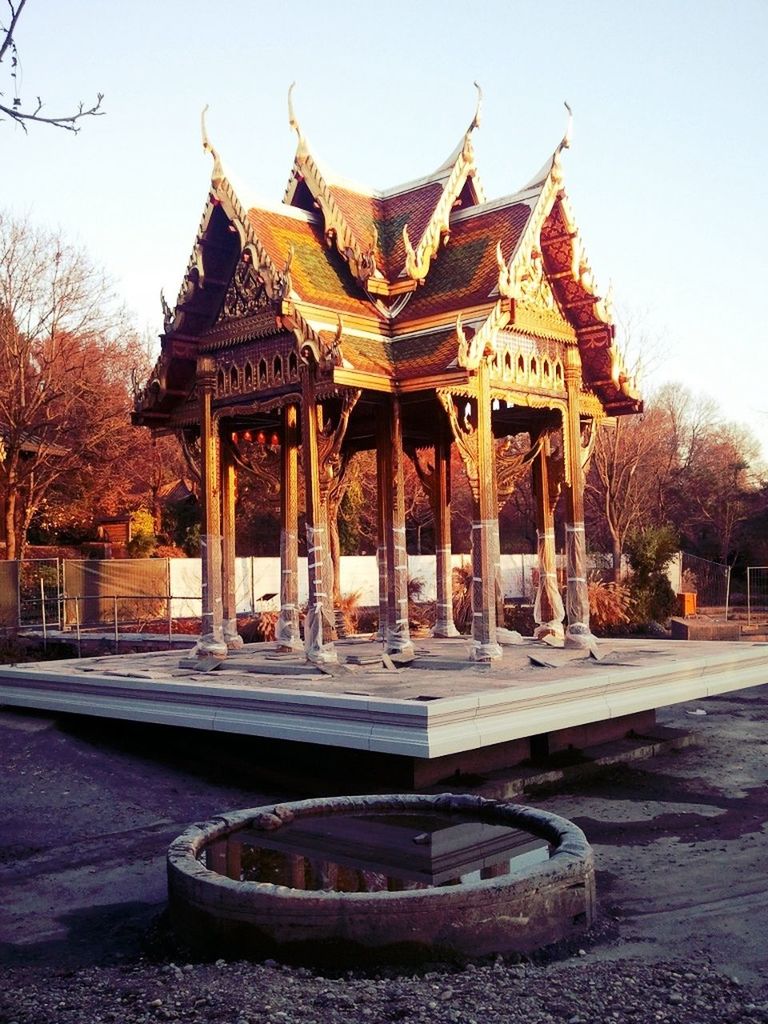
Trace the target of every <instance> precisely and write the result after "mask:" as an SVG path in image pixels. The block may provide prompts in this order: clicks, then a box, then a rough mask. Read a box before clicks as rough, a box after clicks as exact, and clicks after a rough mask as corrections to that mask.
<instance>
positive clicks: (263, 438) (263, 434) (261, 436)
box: [256, 430, 267, 444]
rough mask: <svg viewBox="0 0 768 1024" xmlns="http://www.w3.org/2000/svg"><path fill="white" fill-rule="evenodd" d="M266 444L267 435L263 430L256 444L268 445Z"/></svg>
mask: <svg viewBox="0 0 768 1024" xmlns="http://www.w3.org/2000/svg"><path fill="white" fill-rule="evenodd" d="M266 443H267V435H266V434H265V433H264V431H263V430H260V431H259V432H258V434H257V435H256V444H266Z"/></svg>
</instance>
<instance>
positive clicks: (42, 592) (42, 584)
mask: <svg viewBox="0 0 768 1024" xmlns="http://www.w3.org/2000/svg"><path fill="white" fill-rule="evenodd" d="M40 609H41V611H42V613H43V650H44V651H47V650H48V630H47V627H46V622H45V581H44V580H43V577H42V576H41V577H40Z"/></svg>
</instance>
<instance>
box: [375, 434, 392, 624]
mask: <svg viewBox="0 0 768 1024" xmlns="http://www.w3.org/2000/svg"><path fill="white" fill-rule="evenodd" d="M386 449H387V424H386V421H385V419H384V416H383V415H381V416H379V417H377V420H376V534H377V540H376V545H377V546H376V567H377V569H378V575H379V628H378V630H377V633H376V639H377V640H382V641H383V640H384V639H385V638H386V635H387V617H388V614H389V610H388V598H387V595H388V594H389V580H390V576H391V571H390V566H389V565H388V564H387V525H386V522H385V517H384V505H385V503H386V501H387V493H388V491H387V486H386V476H387V467H386V464H385V461H386V460H385V452H386Z"/></svg>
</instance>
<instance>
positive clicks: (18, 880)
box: [0, 687, 768, 1024]
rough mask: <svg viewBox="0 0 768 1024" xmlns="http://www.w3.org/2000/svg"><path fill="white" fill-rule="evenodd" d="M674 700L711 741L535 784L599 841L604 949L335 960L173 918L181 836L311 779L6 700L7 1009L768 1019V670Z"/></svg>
mask: <svg viewBox="0 0 768 1024" xmlns="http://www.w3.org/2000/svg"><path fill="white" fill-rule="evenodd" d="M703 709H706V715H702V714H701V711H702V710H703ZM662 717H664V718H665V720H666V721H667V723H668V724H672V725H678V726H679V725H683V726H684V725H686V724H688V725H691V726H692V727H695V728H696V730H697V732H698V734H699V744H698V746H696V747H694V748H691V749H689V750H687V751H684V752H681V753H680V754H669V755H664V756H662V757H659V758H656V759H654V760H653V761H650V762H645V763H643V764H638V765H635V766H632V767H629V768H627V769H625V770H619V771H614V772H612V773H608V774H607V775H605V776H604V777H601V778H599V779H596V780H592V781H590V782H589V783H586V784H583V785H571V786H569V787H564V788H563V789H561V790H558V791H554V792H546V793H540V794H538V795H537V797H536V799H535V801H532V802H535V803H536V804H537V805H539V806H543V807H546V808H548V809H550V810H553V811H556V812H558V813H563V814H565V815H566V816H567V817H571V818H572V819H573V820H576V821H577V823H579V824H580V825H581V826H582V827H583V828H584V829H585V831H586V832H587V835H588V837H589V838H590V841H591V842H592V843H593V846H594V849H595V855H596V859H597V866H598V898H599V902H600V921H599V924H598V927H597V928H596V929H595V931H594V933H593V934H592V935H590V936H586V937H585V938H584V940H583V941H582V943H581V945H582V947H583V948H581V949H578V948H570V949H567V950H560V951H559V953H558V956H557V957H550V958H548V959H544V958H540V959H537V960H536V962H528V961H525V962H520V963H515V962H512V961H510V960H504V959H497V960H495V961H494V960H491V961H488V962H481V963H475V964H468V965H464V966H455V965H445V964H430V965H426V966H425V967H423V968H421V969H418V970H416V969H406V968H402V969H395V968H391V967H382V968H380V969H378V970H377V969H375V968H368V969H358V970H355V971H338V972H336V973H332V972H328V971H320V970H318V971H314V970H309V969H307V968H304V967H288V966H282V965H280V964H276V963H274V962H273V961H267V962H265V963H263V964H251V963H225V962H224V961H217V962H216V963H200V962H189V961H190V960H191V957H190V956H189V955H188V954H185V953H184V952H183V951H182V950H180V949H179V947H178V946H175V945H174V943H173V942H172V940H171V939H170V937H169V936H168V934H167V933H166V931H165V926H164V919H163V912H164V904H165V882H164V870H163V857H164V851H165V849H166V848H167V845H168V842H169V841H170V840H171V839H172V838H174V837H175V836H176V835H178V834H179V832H180V831H181V830H182V829H183V828H184V827H185V826H186V824H188V823H189V822H190V821H194V820H200V819H202V818H205V817H208V816H210V815H212V814H215V813H217V812H220V811H222V810H225V809H229V808H233V807H245V806H254V805H257V804H260V803H268V802H271V801H274V800H276V799H285V798H290V797H291V796H292V795H294V794H290V793H280V792H278V791H277V790H276V789H274V788H270V789H264V788H263V787H262V785H261V784H260V783H259V782H258V781H257V780H253V779H249V778H248V777H247V774H246V773H245V772H244V771H243V772H241V773H240V774H238V773H237V772H235V771H233V770H232V765H231V763H228V764H226V765H222V763H221V761H219V760H214V761H211V760H207V759H206V757H204V756H201V754H200V751H199V750H197V749H195V750H194V751H186V750H185V748H184V747H183V746H182V747H181V748H179V746H178V744H176V745H175V746H174V744H173V743H171V742H170V740H171V739H172V738H173V737H172V736H171V734H170V733H163V734H162V735H161V734H158V733H156V732H152V731H149V732H142V731H141V730H126V731H122V732H120V731H118V732H115V731H114V730H110V729H109V728H107V727H106V726H104V725H103V724H101V723H95V724H94V723H91V724H83V723H75V722H73V721H72V720H61V721H58V722H57V721H56V720H53V719H47V718H45V717H44V716H34V715H29V716H26V715H21V714H18V713H11V712H2V713H0V825H1V826H2V827H0V1021H1V1022H3V1024H10V1022H13V1021H15V1022H16V1024H98V1022H111V1021H115V1022H119V1024H133V1022H154V1021H165V1020H179V1021H184V1022H188V1024H207V1022H221V1024H247V1022H250V1024H257V1022H258V1024H292V1022H296V1024H299V1022H300V1024H312V1022H316V1024H335V1022H352V1021H354V1022H359V1021H360V1020H370V1021H371V1022H372V1024H373V1022H378V1021H405V1022H409V1021H413V1022H420V1021H425V1022H432V1021H435V1022H437V1021H440V1022H443V1021H446V1022H454V1021H455V1022H457V1024H473V1022H474V1024H493V1022H496V1021H499V1022H501V1021H503V1022H508V1024H516V1022H518V1021H519V1022H526V1024H537V1022H542V1024H544V1022H546V1024H549V1022H570V1024H593V1022H595V1024H596V1022H598V1021H599V1022H601V1024H603V1022H605V1021H608V1022H609V1024H610V1022H611V1021H619V1022H622V1024H623V1022H626V1024H631V1022H638V1024H645V1022H648V1024H654V1022H664V1021H669V1022H674V1024H688V1022H690V1024H694V1022H695V1024H715V1022H717V1024H720V1022H723V1024H727V1022H731V1021H756V1022H764V1024H768V786H767V785H766V783H767V782H768V687H760V688H755V689H753V690H750V691H744V692H743V693H742V694H738V695H736V694H734V695H727V696H723V697H720V698H713V699H711V700H710V701H706V702H703V703H702V704H701V706H690V707H686V706H680V707H678V708H676V709H667V710H666V711H665V712H664V716H662ZM177 738H178V737H177Z"/></svg>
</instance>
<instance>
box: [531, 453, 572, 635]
mask: <svg viewBox="0 0 768 1024" xmlns="http://www.w3.org/2000/svg"><path fill="white" fill-rule="evenodd" d="M550 454H551V447H550V442H549V436H548V435H547V434H544V435H543V436H542V437H541V439H540V445H539V451H538V453H537V454H536V457H535V458H534V460H533V466H532V467H531V473H532V478H533V496H534V500H535V502H536V538H537V549H538V556H539V585H538V587H537V588H536V600H535V602H534V605H533V619H534V622H535V623H536V628H535V630H534V632H533V635H534V638H535V639H536V640H543V641H544V642H545V643H548V644H550V645H552V646H558V647H559V646H562V643H563V637H564V630H563V618H564V617H565V609H564V608H563V601H562V598H561V597H560V590H559V588H558V586H557V562H556V552H555V518H554V513H553V508H552V504H553V503H552V497H551V494H550V483H551V481H550V465H549V458H550Z"/></svg>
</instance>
